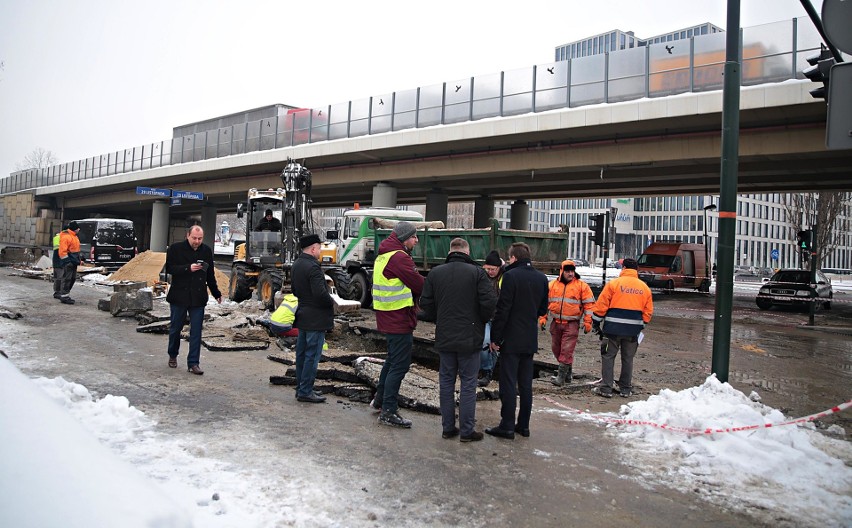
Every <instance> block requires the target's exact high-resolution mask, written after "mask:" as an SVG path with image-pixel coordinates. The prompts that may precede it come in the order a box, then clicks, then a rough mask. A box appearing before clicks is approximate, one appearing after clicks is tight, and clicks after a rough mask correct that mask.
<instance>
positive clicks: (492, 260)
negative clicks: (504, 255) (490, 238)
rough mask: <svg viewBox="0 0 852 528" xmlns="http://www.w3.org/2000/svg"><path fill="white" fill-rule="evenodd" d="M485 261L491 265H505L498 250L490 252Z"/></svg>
mask: <svg viewBox="0 0 852 528" xmlns="http://www.w3.org/2000/svg"><path fill="white" fill-rule="evenodd" d="M485 263H486V264H488V265H489V266H502V265H503V261H502V260H501V259H500V253H497V251H496V250H492V251H491V253H489V254H488V255H487V256H486V257H485Z"/></svg>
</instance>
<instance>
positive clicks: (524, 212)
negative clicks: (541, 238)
mask: <svg viewBox="0 0 852 528" xmlns="http://www.w3.org/2000/svg"><path fill="white" fill-rule="evenodd" d="M510 218H511V220H510V223H509V227H510V228H511V229H525V230H528V229H529V228H530V204H528V203H527V202H525V201H524V200H515V201H514V203H512V213H511V217H510Z"/></svg>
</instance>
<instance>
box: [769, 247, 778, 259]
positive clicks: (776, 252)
mask: <svg viewBox="0 0 852 528" xmlns="http://www.w3.org/2000/svg"><path fill="white" fill-rule="evenodd" d="M769 255H770V256H772V260H778V250H777V249H773V250H772V252H771V253H769Z"/></svg>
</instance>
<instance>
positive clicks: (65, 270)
mask: <svg viewBox="0 0 852 528" xmlns="http://www.w3.org/2000/svg"><path fill="white" fill-rule="evenodd" d="M76 281H77V265H76V264H66V265H64V266H62V285H61V286H60V288H59V293H60V295H62V296H63V297H68V295H69V294H70V293H71V288H73V287H74V283H75V282H76Z"/></svg>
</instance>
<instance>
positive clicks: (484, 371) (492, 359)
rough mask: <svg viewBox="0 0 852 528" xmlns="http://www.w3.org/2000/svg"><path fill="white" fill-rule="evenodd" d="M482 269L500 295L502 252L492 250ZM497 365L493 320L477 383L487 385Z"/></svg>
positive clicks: (495, 291) (480, 360) (488, 332)
mask: <svg viewBox="0 0 852 528" xmlns="http://www.w3.org/2000/svg"><path fill="white" fill-rule="evenodd" d="M482 269H484V270H485V273H486V274H487V275H488V278H489V279H491V285H492V286H493V287H494V293H496V294H497V295H498V296H499V295H500V285H501V284H502V283H503V259H502V258H500V253H497V251H495V250H492V251H491V252H490V253H488V255H487V256H486V257H485V264H483V265H482ZM496 366H497V352H494V351H492V350H491V321H488V323H487V324H486V325H485V339H484V340H483V341H482V352H480V353H479V369H480V372H479V380H477V384H478V385H479V386H480V387H487V386H488V384H490V383H491V378H492V375H493V374H494V367H496Z"/></svg>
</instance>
